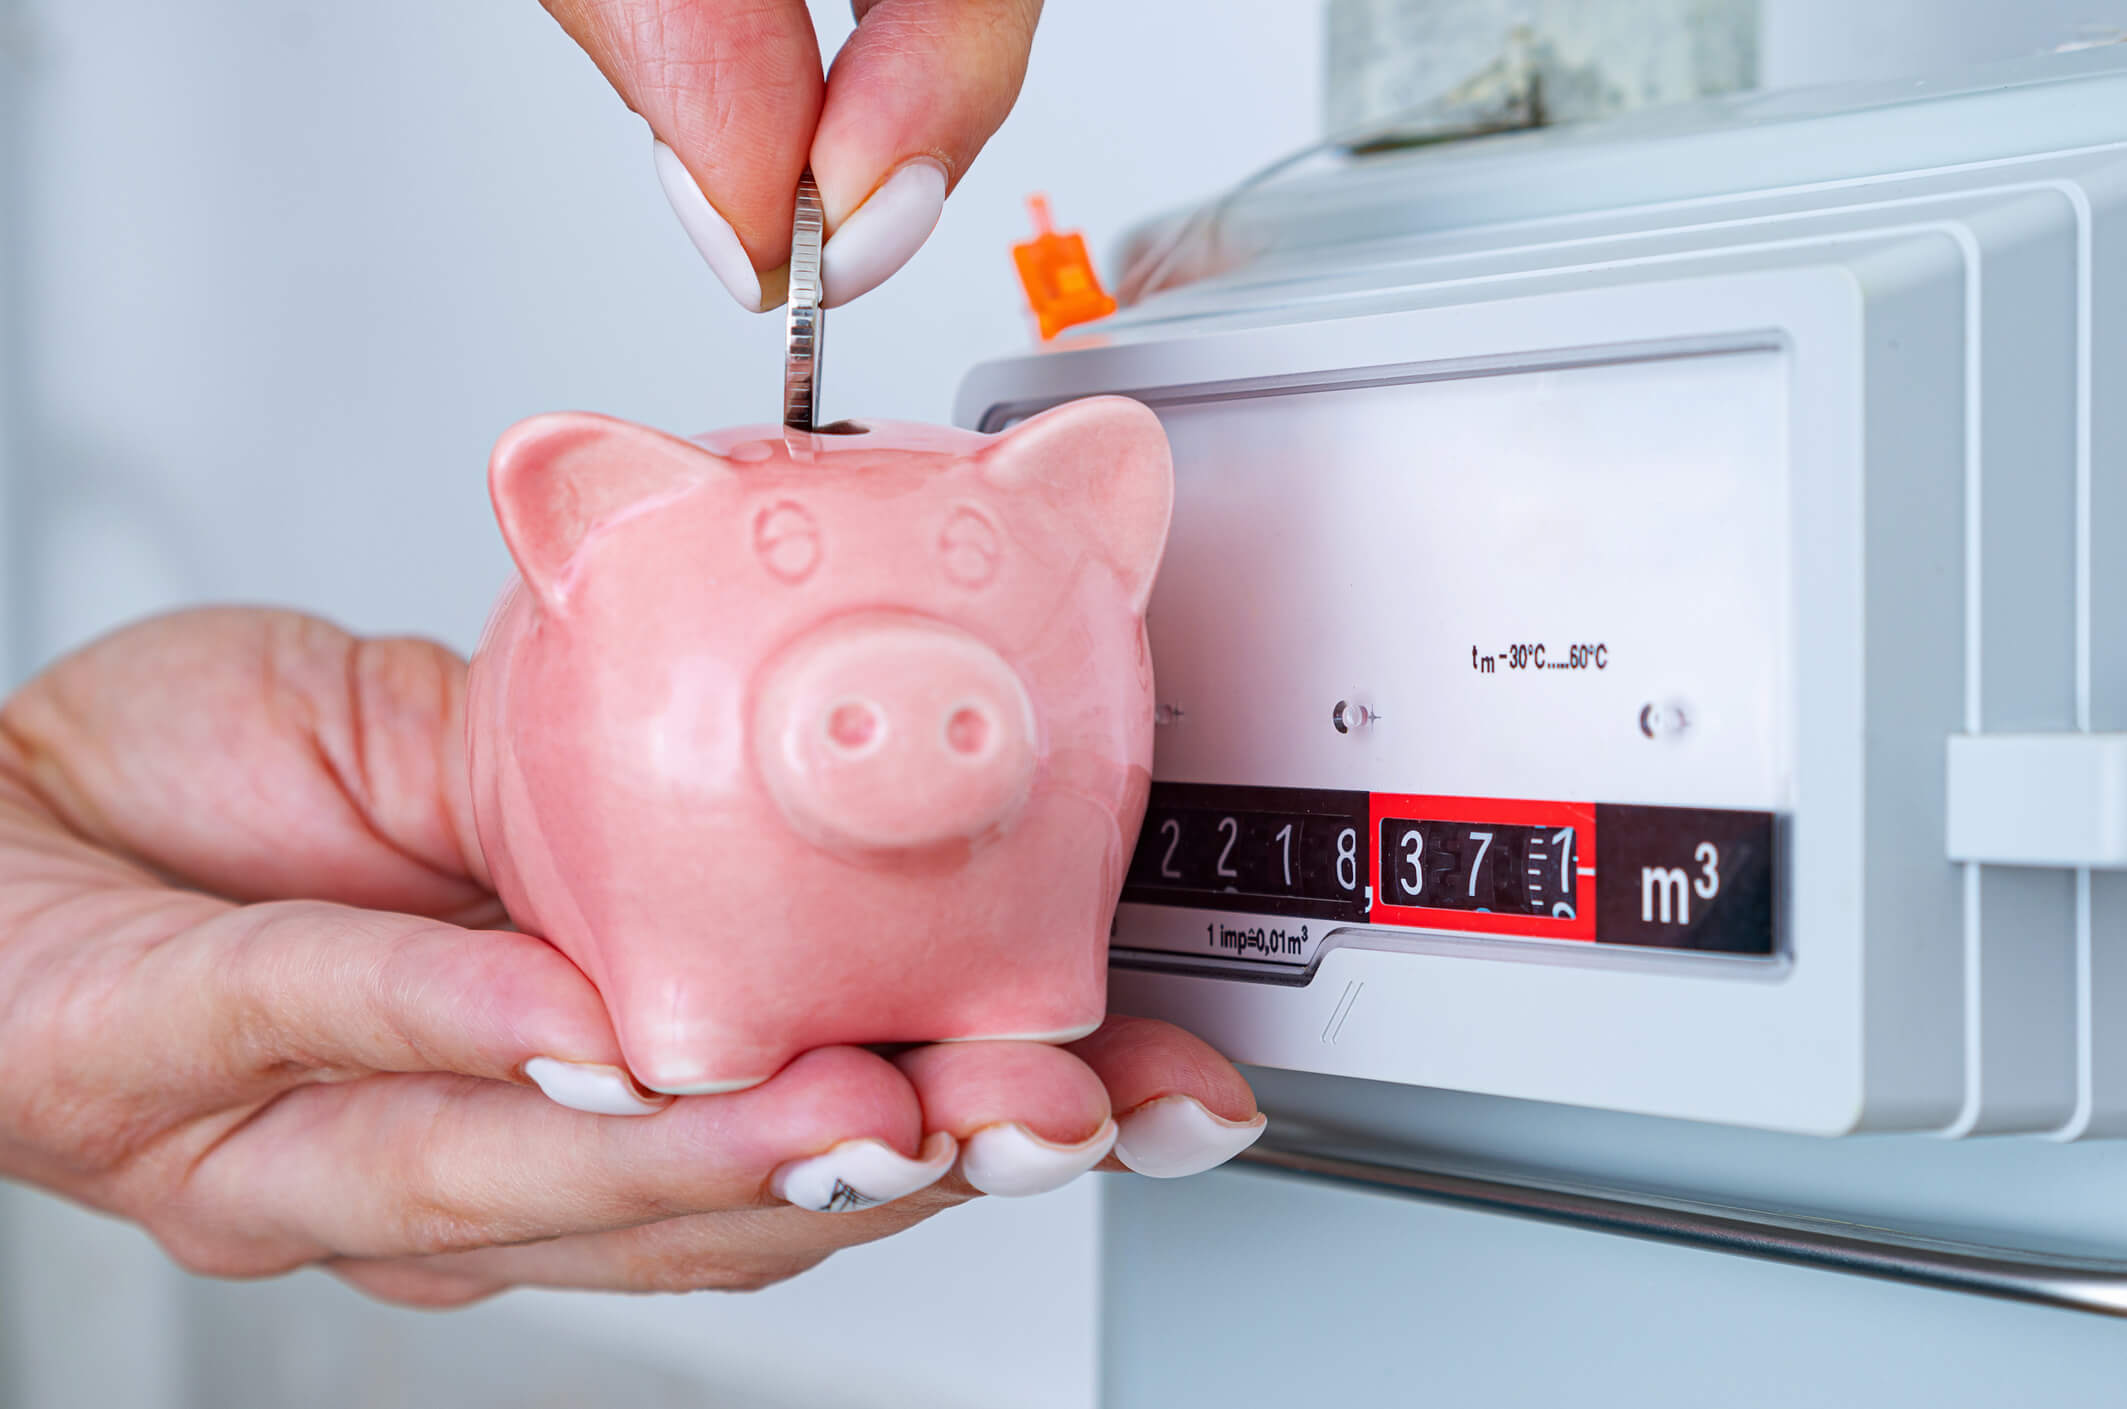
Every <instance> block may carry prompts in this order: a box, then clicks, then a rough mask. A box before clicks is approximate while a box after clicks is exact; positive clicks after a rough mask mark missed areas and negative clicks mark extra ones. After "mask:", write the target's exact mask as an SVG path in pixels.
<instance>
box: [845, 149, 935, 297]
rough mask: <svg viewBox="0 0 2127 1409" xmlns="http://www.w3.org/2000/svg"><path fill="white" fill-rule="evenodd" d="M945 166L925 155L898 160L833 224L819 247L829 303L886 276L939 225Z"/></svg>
mask: <svg viewBox="0 0 2127 1409" xmlns="http://www.w3.org/2000/svg"><path fill="white" fill-rule="evenodd" d="M944 212H945V168H944V167H943V166H941V165H939V164H938V163H937V162H935V161H932V160H931V159H930V158H929V157H918V158H916V159H915V160H914V161H908V162H903V163H902V164H901V167H900V169H899V170H897V171H896V172H894V174H893V175H891V176H889V177H887V178H886V181H885V184H883V185H881V186H880V187H879V189H878V190H876V191H874V192H872V193H871V195H870V196H869V197H868V198H867V199H866V200H865V202H864V204H863V205H860V206H858V207H857V208H856V209H855V210H853V211H851V212H850V214H849V218H848V219H846V220H844V221H843V222H842V223H841V225H839V226H838V227H836V229H835V232H834V234H833V235H831V236H829V237H828V240H827V244H826V245H825V246H824V247H823V248H822V249H821V250H820V286H821V292H822V293H823V294H824V295H825V301H826V304H827V306H828V307H829V308H832V307H834V306H835V305H836V304H838V303H848V302H849V301H850V300H851V299H853V298H856V297H858V296H859V295H860V294H866V293H869V292H871V291H872V290H873V289H875V288H877V287H878V286H879V285H880V284H883V283H885V282H886V278H887V276H888V275H889V274H892V273H893V272H894V271H895V270H896V269H899V268H900V267H901V266H902V265H904V264H906V263H908V261H909V258H910V257H911V256H912V255H914V254H915V252H916V251H917V250H919V249H922V248H923V242H924V241H925V240H927V239H929V238H930V237H931V231H932V230H934V229H936V228H937V226H938V217H939V216H940V215H942V214H943V213H944Z"/></svg>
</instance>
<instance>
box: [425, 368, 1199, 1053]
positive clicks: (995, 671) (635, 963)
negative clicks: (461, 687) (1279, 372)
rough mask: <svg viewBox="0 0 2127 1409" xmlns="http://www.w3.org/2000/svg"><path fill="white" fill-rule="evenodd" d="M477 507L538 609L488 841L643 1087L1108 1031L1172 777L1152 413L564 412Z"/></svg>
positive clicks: (490, 732)
mask: <svg viewBox="0 0 2127 1409" xmlns="http://www.w3.org/2000/svg"><path fill="white" fill-rule="evenodd" d="M489 479H490V488H491V490H492V492H493V496H494V500H495V509H496V514H497V516H498V518H499V519H500V521H501V525H502V532H503V537H504V539H505V540H506V541H507V543H508V544H509V548H510V553H511V556H512V557H513V558H515V560H516V562H517V566H518V571H519V578H518V580H517V581H516V582H514V583H512V584H511V586H510V587H509V588H508V589H507V590H505V592H504V593H503V596H502V600H501V602H500V603H499V604H498V605H497V607H496V609H495V614H494V616H493V618H492V619H491V620H490V621H489V623H488V629H487V632H486V634H485V636H484V637H483V638H482V641H481V644H480V649H479V651H478V652H477V653H476V655H475V656H474V660H473V669H472V680H471V686H470V689H471V698H470V702H469V706H468V719H467V728H468V732H469V745H470V756H471V767H472V777H473V800H474V814H475V820H476V823H477V826H478V828H479V833H480V843H481V847H482V849H483V850H484V852H485V854H486V857H487V861H488V865H489V867H490V869H491V871H492V873H493V875H494V879H495V884H496V888H497V890H498V891H499V892H500V894H501V896H502V899H503V902H504V903H505V904H506V905H507V906H508V907H509V911H510V914H511V916H512V917H513V918H514V919H515V920H516V921H517V923H518V924H519V925H521V926H522V927H523V928H524V929H526V930H527V931H530V932H532V933H535V934H539V935H543V936H544V937H545V938H546V939H548V940H549V941H550V942H551V943H553V944H555V945H556V946H557V947H559V948H560V949H561V950H562V951H563V952H564V953H566V954H568V955H569V957H570V958H571V959H573V960H574V961H575V962H576V963H577V964H578V965H579V966H580V967H581V968H582V969H583V970H584V972H585V973H587V974H588V975H590V977H591V978H592V980H593V981H594V982H595V983H597V985H598V987H599V990H600V992H601V993H603V994H604V996H605V1000H606V1004H607V1006H608V1008H609V1009H610V1011H611V1012H612V1015H613V1020H614V1024H615V1027H616V1028H617V1030H618V1031H619V1034H620V1040H621V1045H622V1048H623V1050H624V1051H625V1052H626V1054H627V1057H628V1063H629V1066H630V1067H631V1068H632V1070H633V1071H634V1073H635V1076H636V1078H637V1079H638V1080H640V1081H642V1082H643V1083H644V1084H645V1085H647V1086H650V1087H652V1088H653V1089H655V1090H659V1091H671V1092H702V1091H715V1090H735V1089H738V1088H740V1087H744V1086H749V1085H753V1084H755V1083H757V1082H760V1081H764V1080H766V1079H767V1078H768V1077H770V1076H772V1075H773V1074H774V1073H775V1072H776V1070H777V1069H778V1068H780V1067H781V1066H783V1064H784V1063H786V1062H788V1061H789V1060H790V1059H791V1058H793V1057H795V1056H797V1055H798V1054H800V1053H802V1052H805V1051H808V1050H810V1049H812V1048H814V1047H820V1046H826V1045H830V1044H835V1043H875V1042H934V1041H945V1040H954V1039H971V1038H982V1037H1022V1038H1025V1037H1032V1038H1037V1039H1044V1040H1052V1041H1067V1040H1070V1039H1071V1038H1074V1037H1077V1036H1080V1035H1082V1034H1084V1033H1086V1032H1088V1031H1090V1030H1091V1029H1092V1028H1093V1027H1095V1026H1096V1025H1097V1024H1098V1023H1099V1022H1100V1020H1101V1017H1102V1015H1103V1012H1104V1009H1105V1005H1106V973H1107V934H1108V919H1109V915H1110V912H1111V911H1112V910H1113V908H1114V905H1115V900H1116V897H1117V895H1118V894H1119V892H1120V890H1121V886H1122V878H1123V872H1124V868H1125V866H1126V864H1127V862H1128V858H1129V852H1130V848H1131V847H1132V846H1133V845H1134V844H1135V840H1136V834H1137V827H1138V823H1139V822H1140V821H1141V820H1142V817H1143V813H1144V806H1145V795H1146V791H1147V788H1148V786H1149V780H1150V769H1151V761H1152V708H1153V702H1152V668H1151V660H1150V657H1149V655H1148V653H1147V647H1146V641H1145V631H1144V611H1145V603H1146V600H1147V598H1148V597H1149V596H1150V594H1151V590H1152V580H1153V575H1154V573H1155V572H1156V571H1157V568H1158V564H1159V557H1160V552H1161V550H1162V548H1163V547H1164V545H1165V541H1166V532H1167V519H1168V514H1169V511H1170V508H1171V506H1172V502H1173V478H1172V470H1171V467H1170V465H1169V461H1168V453H1167V443H1166V438H1165V436H1164V434H1163V433H1162V432H1161V430H1160V426H1159V422H1158V421H1157V419H1156V418H1154V416H1153V415H1152V413H1151V412H1149V411H1147V410H1146V409H1145V408H1144V407H1142V406H1140V405H1138V404H1137V403H1136V402H1133V401H1128V400H1124V399H1122V398H1118V397H1099V398H1094V399H1090V400H1086V401H1080V402H1074V403H1071V404H1068V405H1065V406H1060V407H1058V408H1056V409H1054V410H1052V411H1048V412H1045V413H1043V414H1042V415H1040V416H1036V417H1034V418H1032V419H1031V420H1029V421H1027V422H1025V423H1024V424H1023V425H1021V426H1018V427H1016V428H1014V429H1013V430H1010V431H1007V432H1005V433H1003V434H1001V435H996V436H987V435H978V434H975V433H973V432H968V431H959V430H951V429H947V428H943V427H935V426H916V425H897V424H892V423H873V424H871V425H870V426H868V427H867V428H866V429H864V430H863V431H861V432H858V433H852V434H842V435H835V434H808V433H803V432H785V431H783V430H780V429H752V430H741V431H730V432H725V433H722V434H718V435H712V436H705V437H702V438H701V439H699V440H697V441H685V440H680V439H677V438H675V437H672V436H667V435H664V434H661V433H659V432H656V431H652V430H647V429H644V428H642V427H640V426H634V425H629V424H627V423H625V422H621V421H614V420H610V419H607V418H605V417H601V416H592V415H584V414H573V413H572V414H562V415H553V416H541V417H537V418H535V419H533V420H530V421H526V422H524V423H523V424H522V425H519V426H517V427H515V428H514V429H512V430H511V431H509V432H508V433H507V434H505V435H504V436H503V438H502V440H501V442H500V443H499V444H498V445H497V446H496V448H495V453H494V458H493V461H492V464H491V467H490V472H489Z"/></svg>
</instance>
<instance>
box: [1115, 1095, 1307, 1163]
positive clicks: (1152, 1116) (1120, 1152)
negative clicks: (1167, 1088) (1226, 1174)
mask: <svg viewBox="0 0 2127 1409" xmlns="http://www.w3.org/2000/svg"><path fill="white" fill-rule="evenodd" d="M1116 1123H1117V1125H1119V1126H1120V1127H1121V1134H1120V1135H1118V1136H1117V1137H1116V1141H1115V1157H1116V1158H1117V1159H1119V1160H1121V1161H1122V1162H1123V1163H1124V1164H1125V1165H1128V1166H1129V1167H1130V1168H1131V1169H1133V1170H1135V1171H1136V1172H1137V1173H1139V1174H1143V1175H1147V1176H1149V1177H1151V1178H1153V1179H1180V1178H1181V1177H1183V1176H1184V1175H1188V1174H1202V1173H1203V1172H1204V1171H1205V1170H1207V1169H1216V1168H1217V1167H1218V1166H1220V1165H1222V1164H1224V1163H1225V1162H1226V1161H1228V1160H1230V1159H1232V1158H1233V1157H1234V1156H1235V1155H1237V1154H1239V1153H1240V1152H1241V1151H1243V1150H1245V1149H1247V1148H1248V1147H1249V1146H1250V1145H1253V1144H1254V1143H1255V1142H1256V1139H1257V1137H1259V1136H1260V1135H1262V1133H1263V1130H1264V1127H1266V1126H1268V1125H1269V1124H1270V1121H1269V1119H1268V1118H1267V1117H1265V1116H1263V1115H1260V1114H1259V1115H1257V1116H1256V1118H1255V1119H1253V1120H1222V1119H1220V1118H1219V1117H1218V1116H1215V1115H1213V1114H1212V1113H1211V1112H1210V1111H1208V1110H1205V1109H1204V1106H1203V1103H1202V1102H1200V1101H1198V1100H1196V1099H1195V1098H1194V1097H1191V1096H1180V1095H1176V1096H1162V1097H1160V1098H1159V1099H1158V1100H1157V1101H1147V1102H1146V1103H1145V1104H1144V1105H1142V1106H1139V1107H1138V1108H1137V1109H1136V1110H1134V1111H1132V1112H1130V1113H1129V1114H1128V1115H1126V1116H1124V1117H1123V1118H1122V1119H1121V1120H1120V1121H1118V1122H1116Z"/></svg>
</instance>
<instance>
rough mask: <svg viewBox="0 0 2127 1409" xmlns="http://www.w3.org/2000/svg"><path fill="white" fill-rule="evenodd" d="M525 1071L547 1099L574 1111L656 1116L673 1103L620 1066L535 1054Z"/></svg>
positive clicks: (526, 1064) (527, 1063)
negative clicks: (635, 1080)
mask: <svg viewBox="0 0 2127 1409" xmlns="http://www.w3.org/2000/svg"><path fill="white" fill-rule="evenodd" d="M524 1074H525V1075H526V1076H528V1077H530V1078H531V1079H532V1083H533V1084H534V1085H536V1086H537V1087H538V1088H539V1089H540V1090H542V1091H544V1092H546V1096H547V1099H548V1100H549V1101H552V1102H553V1103H554V1104H555V1105H557V1106H567V1107H568V1108H569V1109H570V1110H572V1111H589V1112H590V1113H591V1114H592V1115H654V1114H656V1113H657V1112H658V1111H661V1110H663V1109H664V1108H665V1107H667V1106H669V1105H671V1104H672V1098H671V1097H670V1096H659V1095H656V1094H655V1093H651V1092H645V1091H644V1090H643V1089H642V1088H641V1087H639V1086H637V1085H636V1084H635V1082H634V1081H633V1079H631V1078H630V1077H629V1075H628V1074H627V1073H626V1072H624V1071H622V1070H621V1069H620V1068H619V1067H609V1066H601V1065H599V1064H597V1063H595V1062H563V1061H557V1060H555V1059H554V1058H552V1057H534V1058H532V1060H530V1061H528V1062H526V1063H525V1064H524Z"/></svg>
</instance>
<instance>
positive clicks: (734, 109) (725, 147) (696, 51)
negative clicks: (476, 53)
mask: <svg viewBox="0 0 2127 1409" xmlns="http://www.w3.org/2000/svg"><path fill="white" fill-rule="evenodd" d="M545 4H546V8H547V11H548V13H550V14H551V15H553V16H554V18H555V19H556V20H558V21H560V23H561V27H562V28H563V29H565V30H567V31H568V33H569V36H570V38H572V39H574V40H575V41H576V42H577V43H578V44H579V45H581V46H582V48H583V50H584V52H585V53H587V54H589V55H590V56H591V60H592V62H593V63H595V64H597V65H598V68H599V71H600V72H601V73H603V74H605V76H606V79H607V81H608V82H610V83H611V84H612V85H613V87H614V89H615V90H616V91H617V92H619V94H620V96H621V98H622V99H623V100H624V101H625V102H626V103H627V104H628V106H629V107H631V108H633V109H634V110H635V111H636V112H638V113H640V114H641V115H642V117H643V118H644V120H645V121H647V122H648V123H649V124H650V130H651V132H652V133H653V134H654V135H655V136H656V138H657V143H658V146H657V168H658V177H659V179H660V180H661V181H662V182H663V184H664V187H665V194H666V195H667V196H668V197H670V198H671V200H672V205H673V209H674V210H675V212H677V214H678V215H679V218H680V223H681V224H682V225H683V226H685V227H686V230H687V234H688V236H689V237H690V238H691V239H692V240H693V241H694V244H695V248H697V249H698V250H700V251H701V255H702V258H703V259H704V260H706V261H707V262H708V265H709V267H710V268H711V269H712V270H713V271H715V273H716V276H717V277H718V278H719V279H721V280H722V281H723V283H724V286H725V287H726V288H727V289H729V290H730V291H731V296H732V297H733V298H735V299H737V300H738V301H739V303H740V304H741V305H742V306H743V307H745V308H747V309H749V310H752V311H756V312H757V311H759V310H761V309H763V308H772V307H774V306H775V305H776V304H779V303H781V302H782V301H783V293H784V286H785V280H786V278H787V272H786V266H787V265H788V263H789V261H790V217H791V209H792V206H793V205H794V204H795V202H796V195H797V188H798V174H799V173H800V172H802V171H803V170H804V169H805V156H806V146H807V144H808V142H809V141H810V140H811V137H812V132H813V128H814V126H815V125H816V123H817V122H818V120H819V116H820V100H821V92H822V86H823V80H822V78H821V73H820V45H819V40H818V39H817V38H816V37H815V36H814V34H813V30H812V17H811V15H810V14H808V13H807V12H806V9H805V5H804V0H545Z"/></svg>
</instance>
